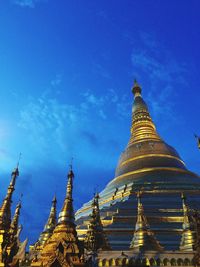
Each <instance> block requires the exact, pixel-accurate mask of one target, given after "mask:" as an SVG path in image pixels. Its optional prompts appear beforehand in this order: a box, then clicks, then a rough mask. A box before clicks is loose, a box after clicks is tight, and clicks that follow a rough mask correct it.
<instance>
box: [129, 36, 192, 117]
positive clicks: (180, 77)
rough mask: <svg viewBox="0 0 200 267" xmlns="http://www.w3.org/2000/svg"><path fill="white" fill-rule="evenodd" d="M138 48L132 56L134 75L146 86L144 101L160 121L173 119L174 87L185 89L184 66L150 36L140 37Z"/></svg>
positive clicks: (185, 69)
mask: <svg viewBox="0 0 200 267" xmlns="http://www.w3.org/2000/svg"><path fill="white" fill-rule="evenodd" d="M140 40H141V46H140V48H138V47H136V48H135V49H134V50H133V53H132V64H133V68H134V69H133V71H134V75H135V76H137V77H139V80H141V81H144V83H145V85H147V90H148V93H147V101H148V102H149V105H150V108H151V110H152V113H153V116H154V118H156V119H158V118H159V119H160V117H162V116H163V115H165V118H166V119H171V120H173V118H174V102H175V101H173V98H176V96H177V94H176V90H175V88H177V87H181V86H185V85H186V84H187V83H186V80H185V78H184V76H185V74H186V73H187V68H186V65H185V63H183V62H178V61H177V60H176V59H175V58H174V57H173V55H171V53H170V51H168V49H166V48H165V47H164V46H163V45H162V44H160V43H158V42H157V41H156V39H155V38H153V37H152V36H151V35H150V34H147V33H142V34H141V35H140Z"/></svg>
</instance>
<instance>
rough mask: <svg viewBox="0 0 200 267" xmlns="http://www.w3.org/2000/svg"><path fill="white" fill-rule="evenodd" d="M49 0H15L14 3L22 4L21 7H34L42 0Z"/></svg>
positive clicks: (44, 0)
mask: <svg viewBox="0 0 200 267" xmlns="http://www.w3.org/2000/svg"><path fill="white" fill-rule="evenodd" d="M47 1H48V0H13V1H12V3H14V4H16V5H18V6H21V7H29V8H34V7H35V6H36V4H38V3H40V2H47Z"/></svg>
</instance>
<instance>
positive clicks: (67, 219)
mask: <svg viewBox="0 0 200 267" xmlns="http://www.w3.org/2000/svg"><path fill="white" fill-rule="evenodd" d="M73 179H74V173H73V170H72V165H70V170H69V173H68V182H67V190H66V197H65V200H64V204H63V207H62V210H61V212H60V214H59V219H58V224H57V225H56V227H55V229H54V231H53V233H52V235H51V237H50V238H49V239H48V240H47V241H46V242H45V244H44V246H43V247H42V249H41V253H39V255H38V257H37V258H36V259H34V262H32V263H31V266H35V267H36V266H37V267H38V266H72V265H73V266H79V267H81V266H83V265H84V263H83V262H82V254H81V249H80V243H79V240H78V237H77V232H76V225H75V223H74V209H73V198H72V191H73Z"/></svg>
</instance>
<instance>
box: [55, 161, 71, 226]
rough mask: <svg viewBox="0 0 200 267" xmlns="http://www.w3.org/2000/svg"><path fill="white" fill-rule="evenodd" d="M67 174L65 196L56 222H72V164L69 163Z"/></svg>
mask: <svg viewBox="0 0 200 267" xmlns="http://www.w3.org/2000/svg"><path fill="white" fill-rule="evenodd" d="M67 176H68V182H67V190H66V197H65V200H64V204H63V207H62V210H61V212H60V213H59V218H58V224H62V223H64V224H66V223H67V224H68V223H71V224H74V208H73V198H72V191H73V179H74V173H73V170H72V164H70V169H69V172H68V175H67Z"/></svg>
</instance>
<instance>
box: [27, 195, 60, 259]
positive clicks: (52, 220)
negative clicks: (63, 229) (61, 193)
mask: <svg viewBox="0 0 200 267" xmlns="http://www.w3.org/2000/svg"><path fill="white" fill-rule="evenodd" d="M56 204H57V200H56V197H55V196H54V198H53V200H52V206H51V210H50V214H49V217H48V220H47V222H46V224H45V226H44V230H43V231H42V233H41V234H40V236H39V239H38V241H37V242H36V243H35V244H34V245H33V246H30V251H31V254H33V255H34V256H35V255H36V254H38V255H39V252H41V251H42V249H43V247H44V245H45V243H46V241H47V240H48V239H49V238H50V237H51V236H52V234H53V231H54V229H55V227H56V224H57V218H56Z"/></svg>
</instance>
